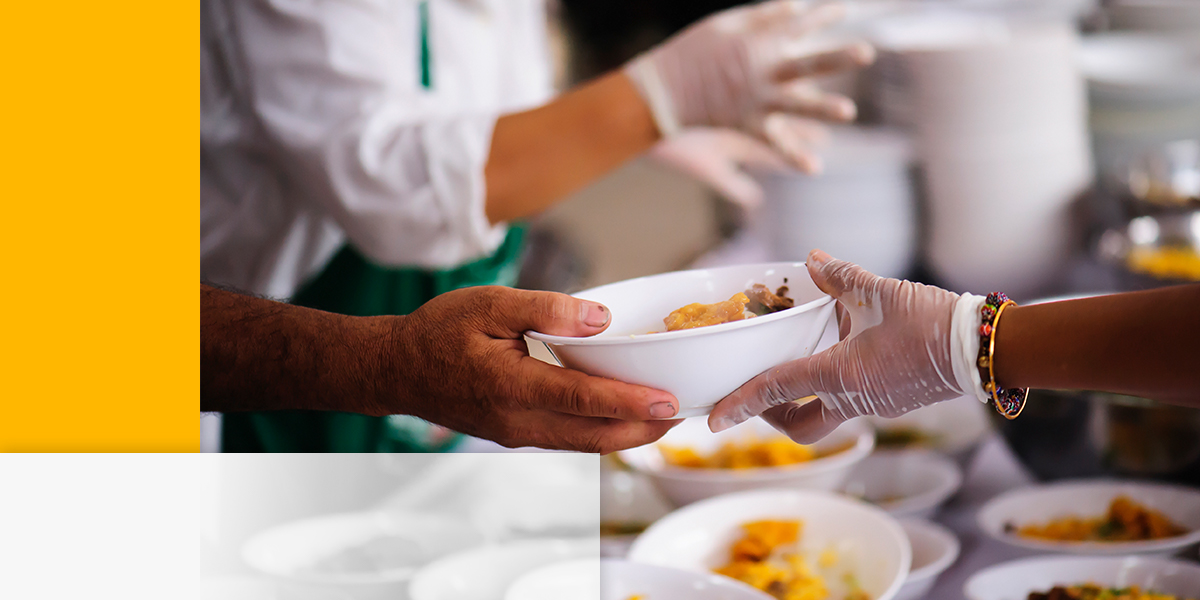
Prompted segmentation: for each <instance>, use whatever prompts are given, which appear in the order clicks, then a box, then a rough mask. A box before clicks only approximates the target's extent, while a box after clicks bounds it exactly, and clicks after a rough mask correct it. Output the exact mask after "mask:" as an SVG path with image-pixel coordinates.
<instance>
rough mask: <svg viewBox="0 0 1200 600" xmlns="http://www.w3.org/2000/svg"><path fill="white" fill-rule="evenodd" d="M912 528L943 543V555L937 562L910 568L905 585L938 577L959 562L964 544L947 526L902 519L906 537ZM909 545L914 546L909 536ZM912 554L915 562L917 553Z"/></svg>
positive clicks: (915, 519)
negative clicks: (955, 562)
mask: <svg viewBox="0 0 1200 600" xmlns="http://www.w3.org/2000/svg"><path fill="white" fill-rule="evenodd" d="M910 527H911V528H913V529H915V530H917V531H920V532H921V533H922V534H927V535H929V537H932V538H936V539H937V540H938V541H939V542H941V543H942V553H941V555H940V556H938V558H937V559H936V560H934V561H933V562H931V563H929V564H927V565H925V566H923V567H921V568H919V569H912V568H910V569H909V571H908V576H907V577H906V578H905V579H904V583H906V584H908V583H912V582H922V581H925V580H928V579H932V578H934V577H937V576H938V575H941V574H942V572H943V571H945V570H946V569H949V568H950V565H952V564H954V561H956V560H958V555H959V554H960V553H961V552H962V542H961V541H959V539H958V536H956V535H954V532H952V531H950V529H949V528H947V527H946V526H945V525H940V524H938V523H934V522H933V521H930V520H928V519H919V518H915V517H905V518H902V519H900V528H901V529H903V530H904V535H908V531H909V528H910ZM908 543H909V545H910V546H911V545H912V536H909V540H908ZM910 550H911V548H910ZM912 553H913V558H914V560H915V558H916V551H915V550H912Z"/></svg>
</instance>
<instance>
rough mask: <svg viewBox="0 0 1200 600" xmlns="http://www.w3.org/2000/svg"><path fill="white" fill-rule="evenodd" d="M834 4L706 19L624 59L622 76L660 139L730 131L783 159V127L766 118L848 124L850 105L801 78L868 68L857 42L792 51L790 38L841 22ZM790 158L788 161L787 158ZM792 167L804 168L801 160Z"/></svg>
mask: <svg viewBox="0 0 1200 600" xmlns="http://www.w3.org/2000/svg"><path fill="white" fill-rule="evenodd" d="M843 13H844V8H843V7H842V6H841V5H840V4H819V5H814V4H812V3H810V2H804V1H799V0H772V1H770V2H764V3H762V4H756V5H753V6H743V7H737V8H732V9H729V10H726V11H722V12H720V13H717V14H715V15H712V16H710V17H708V18H706V19H704V20H702V21H700V22H698V23H696V24H694V25H692V26H690V27H688V28H687V29H685V30H684V31H682V32H680V33H679V34H677V35H675V36H673V37H672V38H670V39H668V40H667V41H665V42H663V43H662V44H661V45H659V46H657V47H655V48H652V49H650V50H649V51H648V52H646V53H645V54H643V55H641V56H639V57H637V58H635V59H634V60H632V61H630V63H629V64H628V65H626V67H625V74H626V75H627V76H628V77H629V78H630V80H631V81H633V83H634V86H635V87H636V88H637V89H638V92H639V93H640V94H641V96H642V98H643V99H644V100H645V101H646V104H647V105H648V106H649V107H650V111H651V113H653V115H654V120H655V123H656V124H657V125H658V129H659V131H660V132H661V133H662V135H663V137H664V138H670V137H673V136H675V135H676V134H678V133H680V131H681V130H682V128H684V127H691V126H699V125H710V126H719V127H734V128H739V129H742V130H743V131H746V132H748V133H751V134H754V135H757V136H759V137H761V138H763V139H766V140H767V141H768V142H770V143H771V144H772V145H774V146H775V147H777V148H779V149H780V150H781V151H783V152H784V153H785V154H788V155H789V157H792V153H791V152H790V151H789V148H788V143H787V141H785V140H784V138H786V137H787V135H786V132H785V130H786V129H788V125H787V124H786V123H785V122H782V121H780V120H779V119H778V118H776V117H773V116H772V115H794V116H804V117H809V118H815V119H820V120H826V121H850V120H853V119H854V116H855V113H856V109H855V106H854V102H853V101H852V100H850V99H849V98H846V97H845V96H841V95H839V94H833V93H826V92H823V91H821V90H820V89H818V88H817V87H816V86H815V85H814V84H813V83H812V82H811V81H808V80H807V78H809V77H811V76H814V75H820V74H825V73H832V72H836V71H841V70H845V69H850V68H854V67H860V66H864V65H867V64H870V63H871V62H872V61H873V60H874V58H875V51H874V49H873V48H872V47H871V46H870V45H868V44H866V43H856V44H851V45H847V46H844V47H841V48H837V49H835V50H831V51H824V52H804V51H800V50H797V49H796V48H795V42H796V38H798V37H801V36H804V35H805V34H808V33H811V32H813V31H815V30H818V29H821V28H822V27H825V26H827V25H829V24H831V23H833V22H834V21H837V20H838V19H840V18H841V17H842V15H843ZM793 158H794V157H793ZM797 166H799V167H801V168H804V165H803V163H802V161H797Z"/></svg>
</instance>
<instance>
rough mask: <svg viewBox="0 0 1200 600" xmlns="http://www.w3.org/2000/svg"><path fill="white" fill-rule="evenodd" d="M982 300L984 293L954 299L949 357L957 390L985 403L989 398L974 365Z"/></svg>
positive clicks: (975, 364)
mask: <svg viewBox="0 0 1200 600" xmlns="http://www.w3.org/2000/svg"><path fill="white" fill-rule="evenodd" d="M985 300H986V298H985V297H984V296H976V295H974V294H963V295H962V296H960V297H959V299H958V302H956V303H955V305H954V313H953V317H951V321H950V360H951V365H952V367H953V371H954V380H955V382H956V383H957V385H958V392H959V393H960V394H962V395H964V396H970V397H972V398H975V399H977V400H979V401H980V402H983V403H984V404H987V403H988V402H989V401H990V400H991V399H990V398H988V396H987V394H985V393H984V391H983V377H982V376H981V375H980V373H979V369H978V367H977V360H978V356H979V322H980V308H981V307H982V306H983V303H984V301H985Z"/></svg>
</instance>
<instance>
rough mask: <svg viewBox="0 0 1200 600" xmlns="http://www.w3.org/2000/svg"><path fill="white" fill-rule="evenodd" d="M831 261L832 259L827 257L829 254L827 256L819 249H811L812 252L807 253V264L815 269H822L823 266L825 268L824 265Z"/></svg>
mask: <svg viewBox="0 0 1200 600" xmlns="http://www.w3.org/2000/svg"><path fill="white" fill-rule="evenodd" d="M831 260H833V257H832V256H829V254H827V253H826V252H825V251H824V250H821V249H820V248H813V250H812V252H809V253H808V264H809V265H813V266H816V267H823V266H825V263H827V262H829V261H831Z"/></svg>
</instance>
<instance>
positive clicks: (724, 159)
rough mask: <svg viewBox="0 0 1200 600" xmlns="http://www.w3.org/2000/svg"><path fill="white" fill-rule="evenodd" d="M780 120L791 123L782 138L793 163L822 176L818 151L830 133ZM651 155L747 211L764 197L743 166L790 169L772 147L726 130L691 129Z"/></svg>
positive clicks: (805, 122)
mask: <svg viewBox="0 0 1200 600" xmlns="http://www.w3.org/2000/svg"><path fill="white" fill-rule="evenodd" d="M778 116H779V117H782V118H785V119H787V125H788V128H787V129H788V130H787V131H784V132H783V136H782V139H783V140H784V141H785V142H786V143H787V148H788V151H787V155H788V156H789V157H791V164H792V165H795V164H799V165H800V167H801V169H802V170H804V171H805V172H807V173H810V174H816V173H818V172H820V170H821V159H820V158H819V157H818V156H817V155H816V153H815V151H814V146H815V145H817V144H819V143H820V142H822V141H824V140H825V138H826V137H827V136H828V132H826V131H825V128H824V127H821V126H820V125H819V124H817V123H813V122H811V121H808V120H807V119H799V118H794V117H784V116H783V115H778ZM650 156H651V158H653V159H654V160H656V161H658V162H660V163H662V164H664V165H666V166H669V167H671V168H674V169H677V170H679V171H682V172H683V173H685V174H687V175H690V176H691V177H693V178H695V179H696V180H698V181H700V182H702V183H704V184H706V185H708V186H709V187H711V188H712V189H714V190H715V191H716V192H717V193H719V194H721V196H723V197H724V198H725V199H726V200H729V201H730V202H733V203H734V204H737V205H739V206H742V207H745V208H754V207H757V206H758V205H760V204H762V197H763V191H762V186H760V185H759V184H758V182H757V181H755V180H754V178H753V177H751V176H750V175H748V174H747V173H746V172H745V171H744V170H743V169H744V168H745V167H754V168H758V169H763V170H771V171H784V170H788V169H789V168H791V166H790V165H789V161H788V159H787V158H785V157H784V156H782V155H780V153H779V152H776V151H775V150H774V149H773V148H771V147H770V146H768V145H766V144H764V143H762V142H760V141H758V140H757V139H755V138H753V137H750V136H748V135H746V134H744V133H741V132H739V131H736V130H733V129H727V128H724V127H690V128H688V129H685V130H684V131H683V132H682V133H680V134H679V135H677V136H675V137H673V138H670V139H666V140H663V141H661V142H659V143H658V145H657V146H655V147H654V149H653V150H651V151H650Z"/></svg>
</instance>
